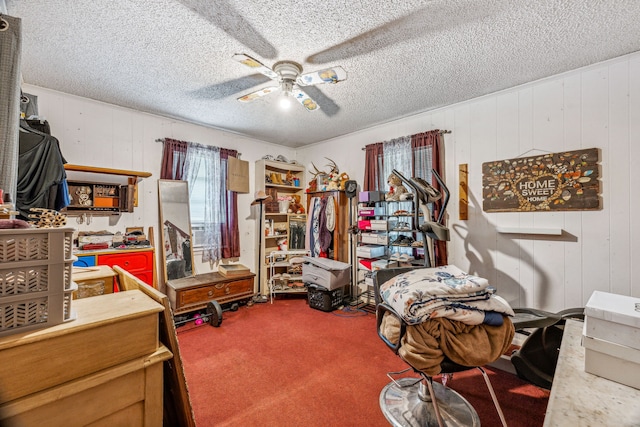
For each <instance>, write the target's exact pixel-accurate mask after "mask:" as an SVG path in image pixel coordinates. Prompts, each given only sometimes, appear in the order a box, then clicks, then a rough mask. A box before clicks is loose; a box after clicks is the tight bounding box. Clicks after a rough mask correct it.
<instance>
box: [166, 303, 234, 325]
mask: <svg viewBox="0 0 640 427" xmlns="http://www.w3.org/2000/svg"><path fill="white" fill-rule="evenodd" d="M238 308H240V305H239V304H238V303H237V302H234V303H233V304H231V305H230V306H229V307H228V308H225V309H223V308H222V306H221V305H220V303H218V301H216V300H211V301H209V302H208V303H207V306H206V308H205V309H204V311H199V312H196V313H195V314H194V315H193V316H192V317H188V316H176V317H175V318H174V324H175V326H176V328H177V327H178V326H182V325H184V324H187V323H189V322H194V323H195V324H196V325H197V326H200V325H203V324H205V323H208V324H209V325H211V326H213V327H216V328H218V327H220V325H222V313H223V312H224V311H238ZM185 317H186V318H185Z"/></svg>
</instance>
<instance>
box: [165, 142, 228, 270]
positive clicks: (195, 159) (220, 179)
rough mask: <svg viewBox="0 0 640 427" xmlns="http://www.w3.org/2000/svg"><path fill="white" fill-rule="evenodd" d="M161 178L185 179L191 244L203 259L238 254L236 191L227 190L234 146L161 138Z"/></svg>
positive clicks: (214, 259)
mask: <svg viewBox="0 0 640 427" xmlns="http://www.w3.org/2000/svg"><path fill="white" fill-rule="evenodd" d="M163 142H164V153H163V159H162V170H161V178H162V179H178V180H185V181H187V182H188V183H189V204H190V220H191V232H192V235H193V236H192V237H193V240H194V242H193V245H194V246H196V245H197V246H198V247H200V248H202V261H203V262H210V263H213V262H217V261H219V260H221V259H223V258H234V257H239V256H240V238H239V232H238V223H237V216H238V215H237V195H236V194H235V193H233V192H230V191H227V189H226V187H227V179H226V178H227V174H226V170H227V169H226V163H227V158H228V157H229V156H233V157H235V156H237V152H236V151H235V150H228V149H224V148H220V147H214V146H210V145H201V144H196V143H192V142H185V141H177V140H173V139H169V138H165V139H164V141H163Z"/></svg>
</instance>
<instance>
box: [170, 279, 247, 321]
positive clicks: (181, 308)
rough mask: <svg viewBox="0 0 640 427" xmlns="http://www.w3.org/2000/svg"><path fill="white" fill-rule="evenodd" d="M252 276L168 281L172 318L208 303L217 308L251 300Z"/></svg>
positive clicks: (203, 306)
mask: <svg viewBox="0 0 640 427" xmlns="http://www.w3.org/2000/svg"><path fill="white" fill-rule="evenodd" d="M254 277H255V274H253V273H248V274H242V275H238V276H233V277H225V276H223V275H222V274H220V273H218V272H213V273H205V274H198V275H195V276H191V277H183V278H181V279H175V280H169V281H168V282H167V296H168V297H169V302H170V304H171V308H172V309H173V314H181V313H188V312H190V311H195V310H199V309H202V308H205V307H206V306H207V303H208V302H209V301H211V300H216V301H217V302H218V303H219V304H225V303H228V302H233V301H238V300H242V299H248V298H251V297H252V296H253V295H254V293H255V292H254V284H253V282H254Z"/></svg>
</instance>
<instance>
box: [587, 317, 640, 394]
mask: <svg viewBox="0 0 640 427" xmlns="http://www.w3.org/2000/svg"><path fill="white" fill-rule="evenodd" d="M585 326H586V325H585ZM582 345H583V347H584V348H585V352H584V370H585V372H588V373H590V374H593V375H597V376H599V377H602V378H606V379H608V380H611V381H615V382H617V383H620V384H624V385H626V386H629V387H634V388H637V389H640V350H638V349H635V348H632V347H627V346H624V345H620V344H616V343H613V342H610V341H607V340H601V339H598V338H594V337H590V336H586V335H585V336H583V337H582Z"/></svg>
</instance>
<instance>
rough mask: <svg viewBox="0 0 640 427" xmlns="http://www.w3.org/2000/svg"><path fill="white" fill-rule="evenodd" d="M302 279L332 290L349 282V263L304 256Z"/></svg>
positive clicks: (307, 282)
mask: <svg viewBox="0 0 640 427" xmlns="http://www.w3.org/2000/svg"><path fill="white" fill-rule="evenodd" d="M302 281H303V282H304V283H306V284H314V285H319V286H322V287H324V288H326V289H327V290H329V291H332V290H334V289H337V288H341V287H343V286H346V285H348V284H349V283H351V265H350V264H347V263H344V262H341V261H336V260H333V259H328V258H315V257H308V256H306V257H304V263H303V264H302Z"/></svg>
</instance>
